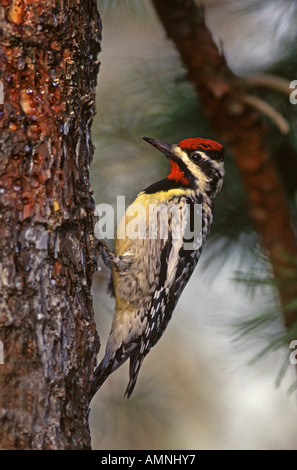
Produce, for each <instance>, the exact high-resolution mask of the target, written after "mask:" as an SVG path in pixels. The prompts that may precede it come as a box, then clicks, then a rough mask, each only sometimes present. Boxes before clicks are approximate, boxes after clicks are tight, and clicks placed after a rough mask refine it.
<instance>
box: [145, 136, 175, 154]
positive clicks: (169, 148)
mask: <svg viewBox="0 0 297 470" xmlns="http://www.w3.org/2000/svg"><path fill="white" fill-rule="evenodd" d="M142 138H143V140H145V141H146V142H148V143H149V144H151V145H153V146H154V147H156V149H158V150H160V152H163V153H165V155H166V156H167V157H168V158H174V157H176V153H175V152H174V150H175V149H176V145H170V144H166V143H165V142H160V140H154V139H151V138H150V137H142Z"/></svg>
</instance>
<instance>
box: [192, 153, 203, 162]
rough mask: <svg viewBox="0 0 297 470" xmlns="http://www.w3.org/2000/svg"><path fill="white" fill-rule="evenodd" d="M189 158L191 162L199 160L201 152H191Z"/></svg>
mask: <svg viewBox="0 0 297 470" xmlns="http://www.w3.org/2000/svg"><path fill="white" fill-rule="evenodd" d="M190 158H191V160H192V161H193V162H199V161H200V160H201V154H200V153H199V152H193V153H192V155H191V156H190Z"/></svg>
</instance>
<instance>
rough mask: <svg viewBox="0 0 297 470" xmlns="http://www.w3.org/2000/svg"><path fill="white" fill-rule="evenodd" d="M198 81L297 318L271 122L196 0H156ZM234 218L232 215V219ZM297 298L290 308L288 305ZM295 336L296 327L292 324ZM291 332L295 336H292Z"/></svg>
mask: <svg viewBox="0 0 297 470" xmlns="http://www.w3.org/2000/svg"><path fill="white" fill-rule="evenodd" d="M152 3H153V5H154V7H155V9H156V11H157V13H158V15H159V18H160V20H161V22H162V24H163V26H164V28H165V30H166V32H167V34H168V36H169V37H170V38H171V39H172V40H173V41H174V44H175V46H176V48H177V50H178V51H179V53H180V56H181V59H182V61H183V63H184V65H185V67H186V69H187V71H188V74H189V79H190V80H191V81H192V82H193V84H194V86H195V87H196V90H197V93H198V95H199V99H200V102H201V105H202V107H203V109H204V111H205V113H206V115H207V116H208V117H209V119H210V122H211V124H212V126H213V129H214V130H215V131H216V133H217V134H218V135H219V136H221V138H222V139H223V140H224V142H225V143H226V144H227V145H228V148H229V149H230V151H231V153H232V155H233V157H234V159H235V162H236V165H237V167H238V170H239V173H240V176H241V178H242V181H243V184H244V186H245V189H246V194H247V198H248V205H249V215H250V218H251V220H252V222H253V224H254V227H255V230H256V231H257V233H258V235H259V240H260V243H261V244H262V248H263V249H264V250H265V252H266V253H267V254H268V257H269V260H270V262H271V266H272V270H273V273H274V275H275V278H276V280H277V287H278V292H279V297H280V301H281V304H282V307H283V318H284V324H285V325H286V327H287V329H288V330H289V331H290V329H291V327H292V326H293V325H294V324H296V321H297V308H296V300H295V299H296V298H297V283H296V279H297V267H296V259H297V241H296V234H295V231H294V228H293V224H292V220H291V215H290V210H289V204H288V201H287V197H286V193H285V191H284V188H283V185H282V182H281V179H280V175H279V174H278V172H277V169H276V167H275V165H274V163H273V161H272V156H271V149H270V146H269V141H268V138H267V128H266V125H265V124H264V122H263V120H262V118H261V116H260V114H259V113H258V112H256V111H255V110H254V109H252V108H251V107H250V106H247V105H246V104H245V100H244V97H245V96H246V95H245V93H246V89H247V86H246V84H245V82H244V80H242V79H240V78H239V77H237V76H236V75H234V74H233V73H232V71H231V70H230V69H229V67H228V65H227V63H226V61H225V57H224V56H223V54H221V53H220V51H219V48H218V47H217V45H216V43H215V42H214V40H213V38H212V35H211V33H210V31H209V29H208V28H207V26H206V23H205V21H204V12H203V9H202V8H200V7H198V6H197V5H196V4H195V1H194V0H152ZM230 223H231V224H232V221H230ZM292 302H294V305H295V308H291V309H290V310H289V311H288V310H287V309H286V307H287V305H288V304H290V303H292ZM290 334H291V335H293V336H292V339H294V338H295V334H296V333H295V331H294V330H291V333H290ZM290 334H289V336H290Z"/></svg>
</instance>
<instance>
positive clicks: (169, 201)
mask: <svg viewBox="0 0 297 470" xmlns="http://www.w3.org/2000/svg"><path fill="white" fill-rule="evenodd" d="M144 140H146V141H147V142H149V143H150V144H152V145H153V146H154V147H156V148H157V149H158V150H160V151H161V152H163V153H164V154H165V155H166V156H167V157H168V158H169V161H170V164H171V170H170V173H169V175H168V177H167V178H165V179H163V180H161V181H158V182H157V183H154V184H153V185H151V186H149V187H148V188H146V189H144V190H143V191H141V192H140V193H139V194H138V196H137V198H136V199H135V201H134V202H133V203H132V204H131V205H130V206H129V207H128V209H127V211H126V214H125V216H124V217H123V219H122V220H121V222H120V223H119V226H118V228H117V235H116V239H115V250H114V253H112V251H111V250H110V249H109V248H108V247H107V245H106V244H105V243H104V242H99V245H100V247H101V251H102V250H104V252H103V254H104V255H105V257H106V255H107V256H108V259H109V260H110V264H111V267H112V278H113V287H114V294H115V299H116V313H115V316H114V319H113V322H112V327H111V332H110V335H109V338H108V342H107V346H106V352H105V356H104V358H103V360H102V361H101V363H100V364H99V366H98V367H97V369H96V370H95V373H94V379H93V384H92V390H91V393H92V396H93V395H94V394H95V393H96V391H97V390H98V389H99V388H100V386H101V385H102V383H103V382H104V381H105V380H106V378H107V377H108V376H109V375H110V374H111V373H112V372H113V371H114V370H116V369H117V368H118V367H119V366H121V365H122V364H123V363H124V362H125V361H126V360H127V359H130V380H129V383H128V386H127V389H126V392H125V396H127V397H129V396H130V395H131V393H132V391H133V389H134V386H135V383H136V380H137V376H138V373H139V369H140V367H141V364H142V362H143V360H144V358H145V356H146V355H147V354H148V352H149V351H150V349H151V348H152V346H154V345H155V344H156V343H157V341H158V340H159V339H160V337H161V336H162V334H163V333H164V330H165V328H166V326H167V324H168V322H169V320H170V318H171V316H172V313H173V310H174V308H175V306H176V304H177V301H178V299H179V297H180V295H181V293H182V291H183V289H184V287H185V285H186V284H187V282H188V280H189V278H190V276H191V274H192V272H193V270H194V268H195V266H196V264H197V261H198V259H199V256H200V254H201V251H202V249H203V246H204V244H205V241H206V238H207V236H208V234H209V231H210V226H211V224H212V220H213V201H212V199H213V198H214V196H215V195H216V194H217V192H218V191H219V190H220V188H221V186H222V183H223V176H224V149H223V147H222V145H220V144H219V143H217V142H215V141H213V140H209V139H202V138H196V139H185V140H182V141H181V142H180V143H179V144H177V145H169V144H166V143H163V142H160V141H158V140H153V139H151V138H148V137H144ZM160 206H161V207H162V208H163V209H164V208H165V209H168V210H167V211H166V210H165V212H164V211H163V212H162V211H160ZM140 207H141V208H143V212H141V211H140V210H139V208H140ZM195 211H196V212H197V211H198V212H200V216H201V218H200V220H201V231H199V233H198V234H196V239H195V240H193V243H192V244H191V243H190V245H187V248H186V243H188V242H189V240H188V239H186V238H185V234H186V233H194V234H195V230H192V229H191V230H189V227H190V225H191V224H192V225H193V220H194V219H195V218H194V219H193V216H194V215H195ZM135 213H137V214H138V218H137V221H138V228H139V227H140V226H142V236H139V237H138V238H137V237H136V238H135V237H134V236H133V234H130V235H132V236H128V235H127V233H126V229H127V227H128V224H129V223H130V222H131V220H132V219H133V214H134V215H135ZM139 214H140V215H139ZM139 217H140V219H139ZM156 220H157V225H156ZM164 220H165V222H166V223H165V226H167V231H166V227H165V230H163V228H164ZM162 223H163V225H162ZM152 225H154V227H153V228H152ZM134 228H135V226H134ZM162 230H163V233H161V232H162ZM119 234H121V236H119ZM123 234H124V236H123ZM176 234H179V236H176Z"/></svg>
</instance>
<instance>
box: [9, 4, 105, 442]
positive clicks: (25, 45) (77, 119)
mask: <svg viewBox="0 0 297 470" xmlns="http://www.w3.org/2000/svg"><path fill="white" fill-rule="evenodd" d="M0 5H1V7H0V54H1V63H0V73H1V75H0V79H1V80H2V82H3V84H4V105H3V106H2V107H0V108H1V109H0V129H1V134H0V150H1V155H0V208H1V209H0V210H1V219H0V256H1V260H0V262H1V265H0V266H1V268H0V269H1V276H0V340H1V342H2V343H3V346H4V364H3V365H1V364H0V413H1V414H0V416H1V418H0V419H1V424H0V447H1V448H2V449H86V448H90V432H89V425H88V407H89V399H88V390H89V385H90V379H91V377H92V372H93V369H94V366H95V359H96V353H97V351H98V348H99V340H98V336H97V333H96V327H95V322H94V316H93V309H92V298H91V294H90V287H91V281H92V275H93V271H94V269H95V255H94V248H93V238H92V237H93V233H94V230H93V228H94V215H93V214H94V203H93V200H92V191H91V188H90V184H89V172H88V168H89V165H90V162H91V158H92V155H93V145H92V143H91V136H90V125H91V122H92V118H93V115H94V112H95V104H94V100H95V86H96V81H97V73H98V69H99V61H98V58H97V55H98V52H99V50H100V41H101V22H100V17H99V14H98V11H97V7H96V1H95V0H75V1H74V0H34V1H33V0H0Z"/></svg>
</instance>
